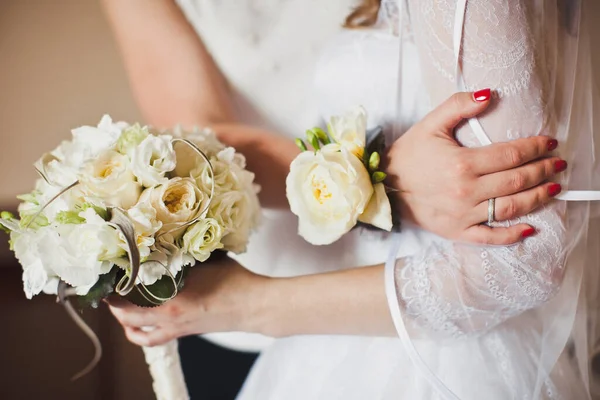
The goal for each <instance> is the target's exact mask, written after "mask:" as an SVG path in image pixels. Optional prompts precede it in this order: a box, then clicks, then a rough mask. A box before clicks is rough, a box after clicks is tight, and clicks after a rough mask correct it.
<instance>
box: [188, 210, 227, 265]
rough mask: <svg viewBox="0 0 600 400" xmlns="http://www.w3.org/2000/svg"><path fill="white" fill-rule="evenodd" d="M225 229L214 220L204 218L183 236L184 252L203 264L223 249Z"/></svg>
mask: <svg viewBox="0 0 600 400" xmlns="http://www.w3.org/2000/svg"><path fill="white" fill-rule="evenodd" d="M222 237H223V229H222V227H221V226H220V225H219V223H218V222H217V221H216V220H214V219H212V218H203V219H201V220H200V221H198V222H196V223H195V224H194V225H192V226H191V227H189V228H188V230H187V231H186V232H185V234H184V235H183V250H185V251H187V252H188V253H190V254H191V255H192V256H193V257H194V258H195V259H196V260H198V261H200V262H203V261H206V260H208V257H210V255H211V254H212V252H213V251H215V250H217V249H222V248H223V243H221V238H222Z"/></svg>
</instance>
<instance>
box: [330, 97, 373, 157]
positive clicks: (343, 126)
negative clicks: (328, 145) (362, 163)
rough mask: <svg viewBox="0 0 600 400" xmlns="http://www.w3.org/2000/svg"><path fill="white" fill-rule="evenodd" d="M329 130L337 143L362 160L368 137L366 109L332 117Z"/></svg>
mask: <svg viewBox="0 0 600 400" xmlns="http://www.w3.org/2000/svg"><path fill="white" fill-rule="evenodd" d="M328 128H329V134H330V135H331V137H332V139H333V140H334V141H335V142H336V143H338V144H340V145H341V146H342V147H344V148H346V149H347V150H348V151H349V152H351V153H352V154H354V155H355V156H357V157H359V158H362V156H363V154H364V149H365V145H366V135H367V112H366V111H365V109H364V108H362V107H357V108H356V109H354V110H353V111H351V112H349V113H347V114H344V115H342V116H334V117H331V119H330V122H329V126H328Z"/></svg>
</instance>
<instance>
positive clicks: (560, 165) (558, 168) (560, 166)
mask: <svg viewBox="0 0 600 400" xmlns="http://www.w3.org/2000/svg"><path fill="white" fill-rule="evenodd" d="M565 169H567V162H566V161H565V160H558V161H557V162H555V163H554V172H563V171H564V170H565Z"/></svg>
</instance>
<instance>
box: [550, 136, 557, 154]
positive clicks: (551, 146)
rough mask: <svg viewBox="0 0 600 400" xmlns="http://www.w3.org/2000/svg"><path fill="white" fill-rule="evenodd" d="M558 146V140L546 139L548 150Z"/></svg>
mask: <svg viewBox="0 0 600 400" xmlns="http://www.w3.org/2000/svg"><path fill="white" fill-rule="evenodd" d="M557 147H558V140H556V139H550V140H549V141H548V151H552V150H554V149H556V148H557Z"/></svg>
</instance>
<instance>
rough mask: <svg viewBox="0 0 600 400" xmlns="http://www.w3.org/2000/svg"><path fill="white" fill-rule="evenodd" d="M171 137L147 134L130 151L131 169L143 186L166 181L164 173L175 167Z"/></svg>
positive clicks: (151, 185)
mask: <svg viewBox="0 0 600 400" xmlns="http://www.w3.org/2000/svg"><path fill="white" fill-rule="evenodd" d="M171 139H172V138H171V136H168V135H161V136H154V135H149V136H147V137H146V138H145V139H144V140H143V141H142V142H141V143H140V144H139V145H138V146H136V147H135V148H134V149H133V151H132V152H131V170H132V171H133V174H134V175H135V176H136V177H137V178H138V180H139V181H140V182H141V183H142V185H144V186H145V187H154V186H157V185H161V184H163V183H165V182H167V180H168V178H167V177H166V176H165V174H166V173H167V172H169V171H172V170H173V169H175V164H176V157H175V151H174V150H173V144H172V143H171Z"/></svg>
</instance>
